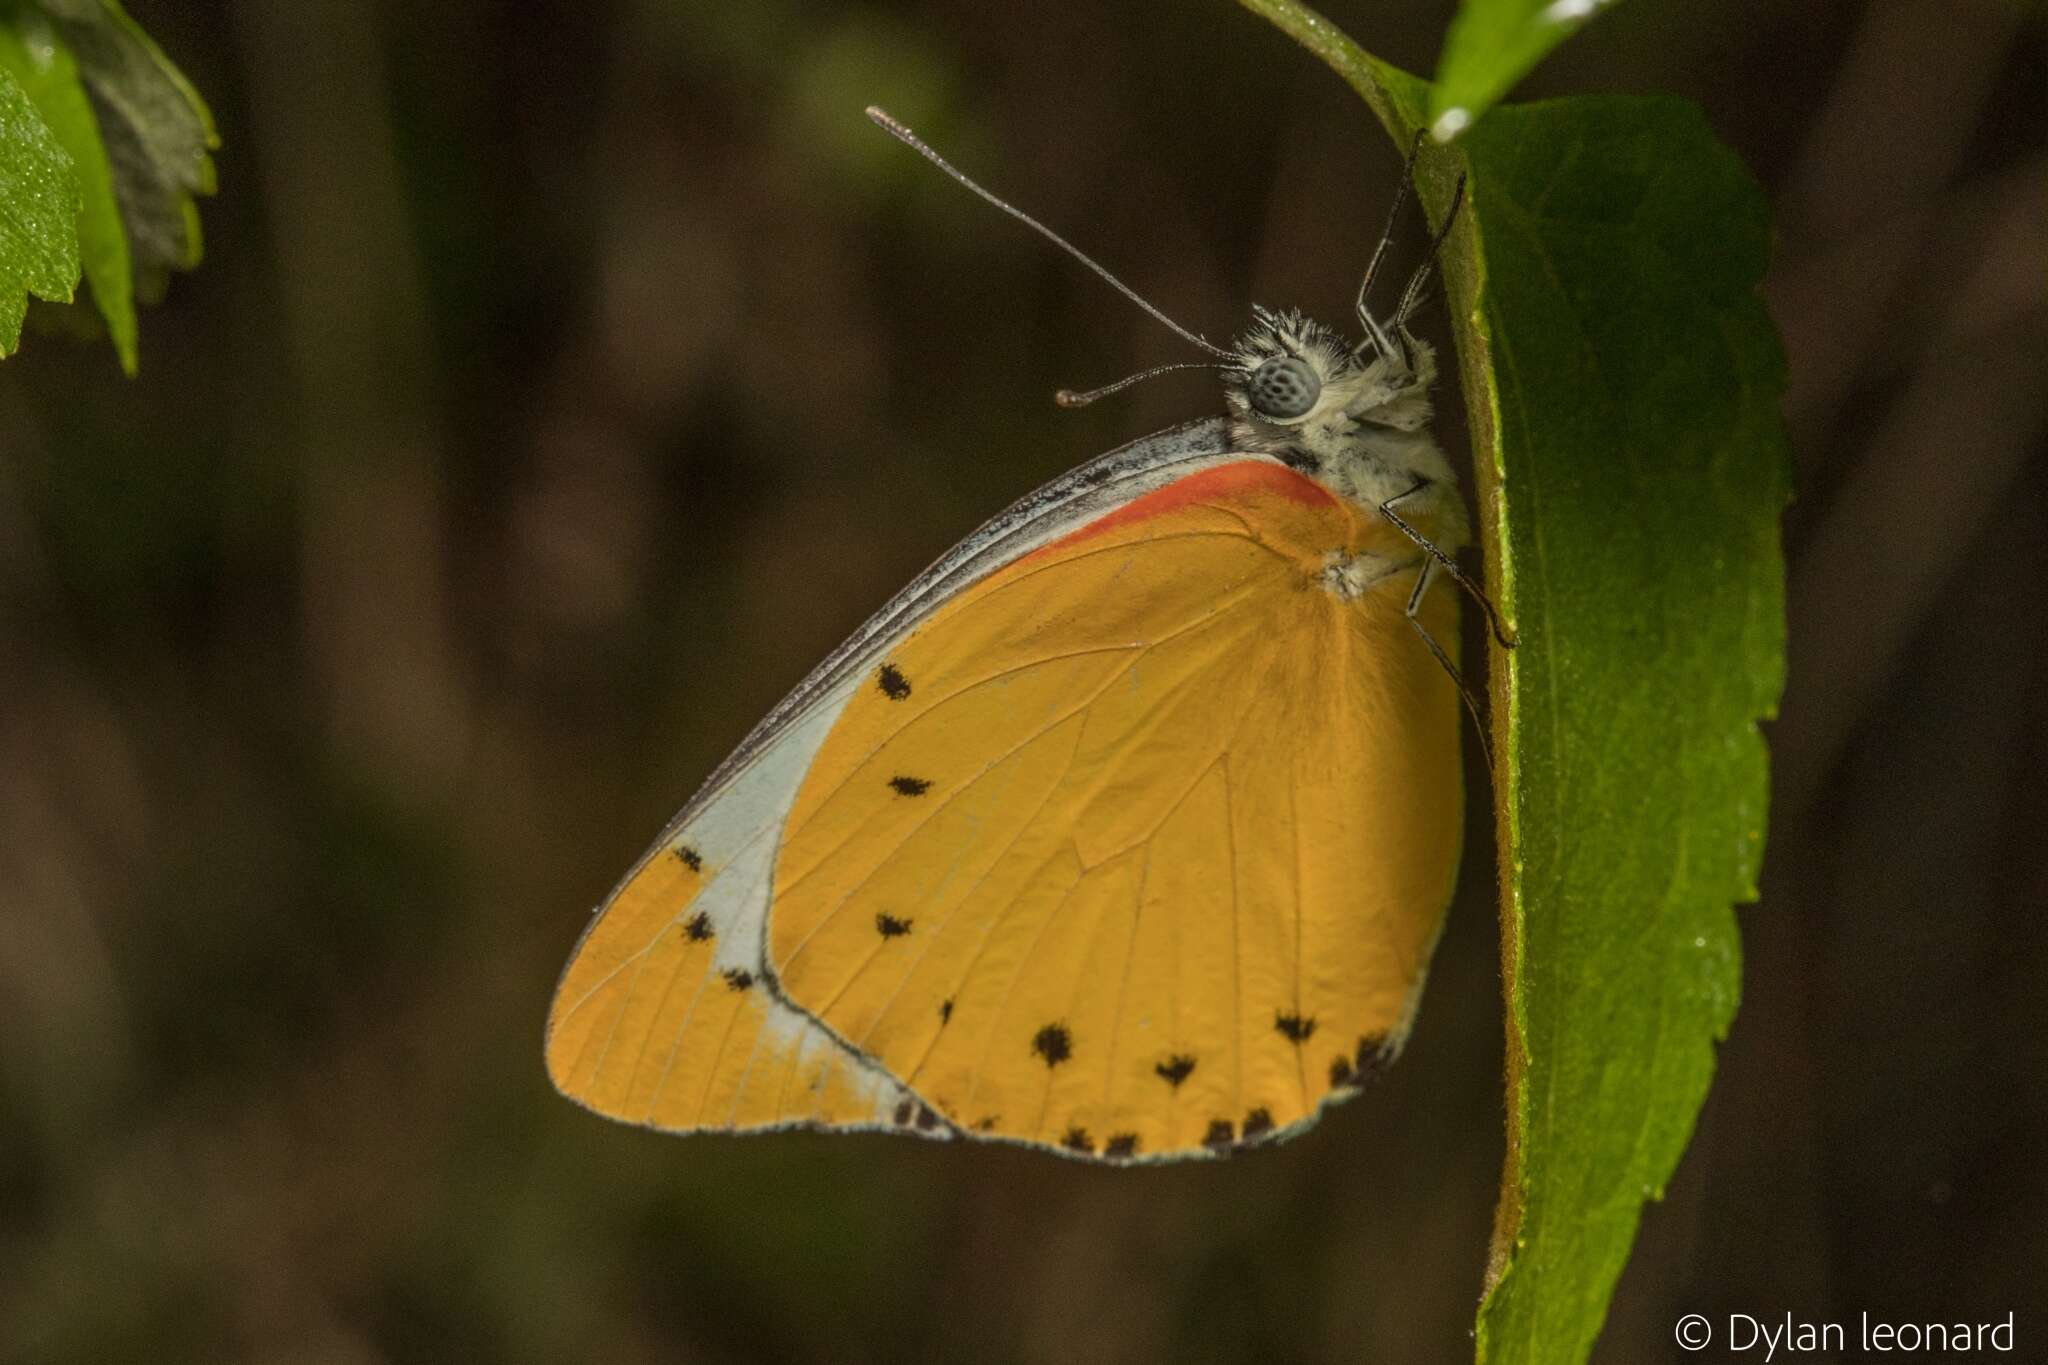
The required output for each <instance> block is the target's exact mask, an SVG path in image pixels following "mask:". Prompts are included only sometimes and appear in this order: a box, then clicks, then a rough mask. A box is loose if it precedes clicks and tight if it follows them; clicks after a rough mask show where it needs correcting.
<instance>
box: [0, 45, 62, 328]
mask: <svg viewBox="0 0 2048 1365" xmlns="http://www.w3.org/2000/svg"><path fill="white" fill-rule="evenodd" d="M77 220H78V177H77V176H76V175H75V174H74V173H73V171H72V169H71V158H70V157H69V156H68V155H66V154H65V151H64V148H63V146H62V145H61V144H59V143H58V141H57V138H56V136H55V134H53V133H51V131H50V130H49V127H48V126H47V125H45V124H44V122H43V118H42V115H40V114H38V113H37V112H36V107H35V105H34V104H33V103H31V102H30V100H29V97H28V94H27V92H25V91H24V90H23V89H22V88H21V83H20V82H19V81H17V80H15V78H14V77H13V75H12V74H10V73H9V72H8V71H6V70H4V69H0V355H12V354H13V353H14V348H15V347H16V346H18V345H19V344H20V343H21V318H22V314H23V313H25V312H26V311H27V310H28V296H29V295H30V294H34V295H35V296H36V297H37V298H42V299H50V300H53V301H57V302H68V301H69V300H70V298H71V294H72V291H73V290H74V289H76V288H77V287H78V227H77Z"/></svg>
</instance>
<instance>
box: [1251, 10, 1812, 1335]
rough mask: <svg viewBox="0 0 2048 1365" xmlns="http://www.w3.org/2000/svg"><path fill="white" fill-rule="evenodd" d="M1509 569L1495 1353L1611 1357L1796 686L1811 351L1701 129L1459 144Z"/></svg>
mask: <svg viewBox="0 0 2048 1365" xmlns="http://www.w3.org/2000/svg"><path fill="white" fill-rule="evenodd" d="M1245 2H1246V4H1247V5H1248V7H1249V8H1251V9H1253V10H1254V11H1256V12H1258V13H1260V14H1263V15H1265V16H1266V17H1267V18H1269V19H1271V20H1272V21H1273V22H1274V23H1276V24H1277V25H1278V26H1279V27H1281V28H1282V29H1283V30H1284V31H1286V32H1288V33H1290V34H1292V35H1293V36H1295V37H1296V38H1297V39H1299V40H1300V41H1302V42H1303V43H1304V44H1305V45H1306V46H1308V47H1309V49H1310V50H1311V51H1313V52H1315V53H1316V54H1317V55H1318V56H1321V57H1322V58H1323V59H1324V60H1325V61H1327V62H1328V63H1329V64H1330V65H1331V66H1332V67H1334V68H1335V69H1336V70H1337V72H1338V73H1339V74H1340V75H1342V76H1343V77H1344V78H1345V79H1346V80H1347V81H1348V82H1349V83H1350V84H1351V85H1352V86H1353V88H1354V89H1356V90H1357V91H1358V92H1359V94H1360V95H1361V96H1362V97H1363V98H1364V99H1365V100H1366V102H1367V103H1368V104H1369V105H1370V106H1371V107H1372V109H1373V110H1374V112H1375V113H1376V114H1378V116H1379V117H1380V119H1381V121H1382V122H1383V123H1384V124H1385V125H1386V126H1387V128H1388V131H1389V132H1391V133H1392V134H1393V135H1394V136H1395V137H1396V138H1397V139H1398V140H1399V141H1400V142H1401V144H1402V145H1404V146H1405V145H1406V144H1407V141H1408V139H1409V138H1410V137H1411V136H1412V134H1413V132H1414V130H1415V129H1417V128H1418V127H1421V126H1422V125H1423V122H1424V119H1425V118H1426V116H1427V115H1426V106H1425V96H1426V88H1425V87H1424V86H1423V84H1422V83H1421V82H1420V81H1418V80H1416V79H1415V78H1414V77H1411V76H1408V75H1406V74H1405V73H1402V72H1400V71H1397V70H1395V69H1393V68H1391V67H1388V66H1386V65H1385V64H1384V63H1381V62H1379V61H1377V60H1376V59H1374V58H1372V57H1370V56H1369V55H1367V54H1366V53H1365V52H1363V51H1362V50H1361V49H1359V48H1358V47H1357V46H1356V45H1355V44H1353V43H1351V41H1350V40H1349V39H1348V38H1346V37H1344V35H1343V34H1342V33H1340V32H1338V31H1337V30H1336V29H1335V28H1333V27H1332V26H1331V25H1330V24H1329V23H1328V22H1327V21H1326V20H1323V19H1322V18H1321V17H1320V16H1317V15H1315V14H1314V13H1313V12H1311V11H1308V10H1306V9H1304V8H1302V7H1301V6H1299V5H1295V4H1291V3H1285V2H1284V0H1245ZM1460 173H1464V174H1467V175H1468V176H1469V181H1468V186H1467V199H1466V203H1467V208H1466V210H1465V211H1464V212H1463V213H1462V214H1461V216H1460V219H1459V224H1458V227H1457V229H1456V230H1455V231H1454V232H1453V233H1452V235H1451V238H1450V240H1449V242H1448V243H1447V245H1446V247H1445V250H1444V256H1443V268H1444V274H1445V278H1446V284H1447V287H1448V289H1449V292H1450V294H1451V298H1452V301H1453V307H1452V323H1453V327H1454V330H1455V333H1456V336H1457V342H1458V351H1459V360H1460V367H1459V368H1460V371H1461V375H1462V379H1463V383H1464V389H1465V396H1466V402H1467V406H1468V409H1469V411H1470V414H1471V419H1472V429H1473V439H1474V445H1475V452H1474V465H1475V472H1476V475H1477V479H1478V483H1479V491H1480V499H1481V517H1480V521H1481V524H1482V526H1483V527H1484V539H1485V542H1486V550H1487V555H1488V565H1487V568H1488V576H1489V582H1490V584H1491V586H1492V590H1493V592H1494V594H1495V597H1496V600H1497V601H1498V602H1499V603H1500V605H1501V607H1502V608H1503V610H1504V611H1505V612H1506V614H1507V615H1508V617H1509V618H1510V619H1511V620H1512V621H1513V622H1514V623H1515V626H1516V629H1517V630H1518V632H1519V637H1520V638H1519V644H1518V645H1517V647H1516V648H1514V649H1512V650H1505V651H1503V650H1496V651H1495V652H1494V657H1493V660H1492V676H1491V684H1492V697H1493V717H1494V719H1493V729H1494V735H1493V745H1494V752H1495V754H1496V764H1495V767H1496V770H1497V773H1498V781H1497V786H1496V792H1495V800H1496V819H1497V821H1498V823H1499V827H1500V831H1501V837H1500V858H1501V863H1500V866H1501V890H1502V965H1503V972H1504V977H1505V981H1506V987H1507V1009H1508V1034H1509V1037H1508V1080H1507V1085H1508V1100H1507V1102H1508V1130H1509V1132H1508V1163H1507V1169H1506V1170H1505V1171H1504V1173H1503V1177H1502V1195H1501V1201H1500V1211H1499V1218H1498V1222H1497V1225H1496V1228H1495V1245H1494V1252H1493V1258H1492V1263H1491V1265H1490V1267H1489V1276H1488V1279H1489V1284H1490V1289H1489V1292H1488V1295H1487V1298H1486V1301H1485V1302H1484V1303H1483V1304H1482V1306H1481V1310H1480V1316H1479V1326H1478V1352H1479V1357H1480V1359H1482V1360H1499V1361H1510V1360H1512V1361H1531V1360H1533V1361H1577V1360H1581V1359H1583V1358H1584V1356H1585V1355H1586V1353H1587V1352H1588V1351H1589V1350H1590V1349H1591V1347H1592V1344H1593V1341H1594V1339H1595V1337H1596V1336H1597V1335H1598V1333H1599V1330H1600V1325H1601V1322H1602V1320H1603V1318H1604V1316H1605V1313H1606V1307H1607V1301H1608V1297H1609V1295H1610V1294H1611V1293H1612V1291H1613V1287H1614V1282H1615V1280H1616V1278H1617V1277H1618V1276H1619V1274H1620V1272H1621V1267H1622V1265H1623V1263H1624V1262H1625V1261H1626V1259H1627V1256H1628V1249H1629V1246H1630V1244H1631V1242H1632V1241H1633V1239H1634V1235H1635V1229H1636V1224H1637V1222H1638V1219H1639V1217H1640V1214H1641V1205H1642V1202H1643V1201H1644V1200H1645V1199H1650V1198H1656V1197H1659V1196H1660V1195H1661V1194H1662V1191H1663V1188H1664V1183H1665V1181H1666V1179H1667V1178H1668V1177H1669V1175H1670V1173H1671V1171H1672V1169H1673V1167H1674V1166H1675V1165H1676V1164H1677V1161H1678V1157H1679V1155H1680V1153H1681V1152H1682V1151H1683V1149H1684V1146H1685V1142H1686V1140H1687V1138H1688V1137H1689V1136H1690V1133H1691V1131H1692V1125H1693V1121H1694V1118H1695V1116H1696V1114H1697V1112H1698V1109H1699V1106H1700V1103H1701V1102H1702V1100H1703V1099H1704V1098H1705V1095H1706V1089H1707V1085H1708V1083H1709V1081H1710V1080H1711V1078H1712V1073H1713V1065H1714V1047H1713V1045H1714V1042H1715V1041H1716V1040H1718V1039H1720V1038H1721V1037H1723V1036H1725V1034H1726V1032H1727V1028H1728V1024H1729V1021H1730V1020H1731V1018H1732V1017H1733V1015H1734V1011H1735V1005H1736V998H1737V993H1738V988H1739V983H1740V947H1739V941H1738V938H1737V933H1736V924H1735V917H1734V914H1733V912H1732V910H1731V908H1730V905H1731V902H1733V901H1736V900H1750V899H1754V897H1755V894H1756V890H1755V888H1756V874H1757V866H1758V862H1759V859H1760V857H1761V854H1762V847H1763V830H1764V812H1765V803H1766V792H1767V780H1766V771H1765V754H1764V746H1763V741H1762V739H1761V737H1760V736H1759V735H1758V733H1757V728H1756V722H1757V720H1758V719H1759V718H1760V717H1764V716H1768V715H1770V714H1771V713H1772V712H1773V710H1774V709H1775V707H1776V704H1777V698H1778V694H1779V692H1780V690H1781V687H1782V684H1783V677H1784V607H1783V593H1784V566H1783V560H1782V555H1781V552H1780V549H1779V543H1778V528H1777V523H1778V516H1779V513H1780V511H1781V510H1782V508H1783V507H1784V505H1785V502H1786V500H1787V498H1788V497H1789V493H1790V471H1789V460H1788V456H1787V450H1786V444H1785V437H1784V432H1783V427H1782V423H1781V421H1780V418H1779V416H1778V399H1779V395H1780V393H1781V391H1782V388H1783V361H1782V357H1781V352H1780V349H1779V344H1778V340H1777V335H1776V332H1775V330H1774V329H1773V327H1772V325H1771V322H1770V320H1769V318H1768V316H1767V315H1766V313H1765V311H1764V308H1763V305H1762V303H1761V301H1760V300H1759V298H1758V297H1757V294H1756V286H1757V285H1758V283H1759V282H1760V281H1761V279H1762V276H1763V271H1764V265H1765V258H1766V253H1767V246H1768V228H1769V224H1768V219H1767V214H1766V209H1765V204H1764V200H1763V197H1762V194H1761V192H1760V191H1759V190H1758V188H1757V186H1756V184H1755V183H1754V181H1753V180H1751V178H1750V176H1749V175H1748V173H1747V172H1746V171H1745V170H1744V168H1743V167H1742V165H1741V164H1740V162H1739V161H1738V160H1737V159H1736V158H1735V156H1734V155H1733V153H1731V152H1730V151H1729V150H1728V149H1727V148H1726V147H1724V146H1722V145H1721V144H1720V143H1718V142H1717V141H1716V140H1715V139H1714V137H1713V135H1712V133H1711V131H1710V130H1709V129H1708V128H1707V126H1706V123H1705V120H1704V119H1703V118H1702V117H1701V115H1700V113H1699V111H1698V110H1697V109H1696V108H1695V107H1693V106H1692V105H1690V104H1689V103H1686V102H1684V101H1680V100H1675V99H1654V98H1653V99H1640V98H1619V97H1597V98H1581V99H1569V100H1557V101H1552V102H1548V103H1543V104H1536V105H1528V106H1509V107H1503V108H1500V109H1496V110H1495V111H1494V112H1493V113H1492V114H1491V115H1489V116H1488V117H1487V118H1486V119H1484V120H1483V121H1481V122H1480V123H1478V124H1477V125H1476V126H1475V127H1474V128H1473V129H1472V130H1471V132H1470V134H1469V135H1468V136H1467V137H1465V138H1464V139H1462V140H1461V141H1460V142H1458V143H1457V144H1455V145H1454V146H1452V147H1449V148H1432V149H1429V150H1427V151H1426V152H1425V153H1424V155H1423V158H1422V160H1421V161H1420V163H1419V164H1418V167H1417V178H1418V181H1419V185H1418V188H1419V190H1420V192H1421V194H1422V197H1423V199H1424V201H1425V203H1426V204H1427V205H1428V206H1429V207H1430V209H1431V211H1432V213H1433V215H1435V216H1438V217H1440V216H1441V214H1442V213H1443V212H1444V210H1445V208H1446V207H1447V206H1448V203H1449V198H1450V192H1451V186H1452V184H1453V182H1454V181H1455V179H1456V177H1457V175H1459V174H1460Z"/></svg>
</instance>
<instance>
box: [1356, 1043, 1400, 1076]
mask: <svg viewBox="0 0 2048 1365" xmlns="http://www.w3.org/2000/svg"><path fill="white" fill-rule="evenodd" d="M1393 1061H1394V1056H1393V1052H1392V1050H1391V1049H1389V1048H1388V1047H1387V1040H1386V1039H1385V1038H1384V1037H1381V1036H1379V1035H1372V1034H1369V1035H1367V1036H1366V1037H1363V1038H1360V1039H1359V1040H1358V1056H1357V1058H1356V1059H1355V1060H1354V1061H1353V1062H1352V1064H1351V1065H1352V1078H1351V1083H1352V1084H1353V1085H1364V1084H1365V1083H1366V1082H1367V1081H1369V1080H1371V1079H1373V1078H1374V1077H1375V1076H1377V1075H1379V1074H1380V1073H1381V1072H1382V1071H1385V1070H1386V1069H1387V1068H1388V1067H1389V1066H1391V1065H1392V1064H1393Z"/></svg>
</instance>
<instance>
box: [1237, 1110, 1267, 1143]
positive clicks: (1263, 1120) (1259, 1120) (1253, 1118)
mask: <svg viewBox="0 0 2048 1365" xmlns="http://www.w3.org/2000/svg"><path fill="white" fill-rule="evenodd" d="M1272 1131H1273V1112H1272V1111H1271V1110H1270V1109H1267V1108H1266V1107H1265V1106H1264V1105H1261V1106H1260V1107H1258V1108H1257V1109H1254V1110H1252V1111H1251V1113H1249V1114H1246V1115H1245V1116H1244V1140H1245V1141H1246V1142H1250V1141H1251V1140H1252V1139H1254V1138H1260V1137H1264V1136H1265V1135H1266V1134H1268V1133H1270V1132H1272Z"/></svg>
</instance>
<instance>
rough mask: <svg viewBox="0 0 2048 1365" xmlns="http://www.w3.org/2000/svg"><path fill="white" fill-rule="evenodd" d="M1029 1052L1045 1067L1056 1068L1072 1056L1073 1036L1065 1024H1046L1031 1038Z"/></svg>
mask: <svg viewBox="0 0 2048 1365" xmlns="http://www.w3.org/2000/svg"><path fill="white" fill-rule="evenodd" d="M1031 1050H1032V1051H1033V1052H1035V1053H1037V1054H1038V1055H1039V1057H1040V1059H1042V1060H1043V1061H1044V1062H1045V1064H1046V1065H1047V1066H1058V1065H1059V1064H1060V1063H1061V1062H1064V1061H1065V1060H1067V1058H1069V1057H1071V1056H1073V1055H1074V1035H1073V1034H1072V1033H1071V1032H1070V1031H1069V1030H1068V1028H1067V1026H1066V1025H1065V1024H1047V1025H1046V1026H1045V1027H1044V1028H1042V1029H1040V1030H1039V1031H1038V1032H1037V1033H1036V1034H1035V1035H1034V1036H1033V1037H1032V1039H1031Z"/></svg>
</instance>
